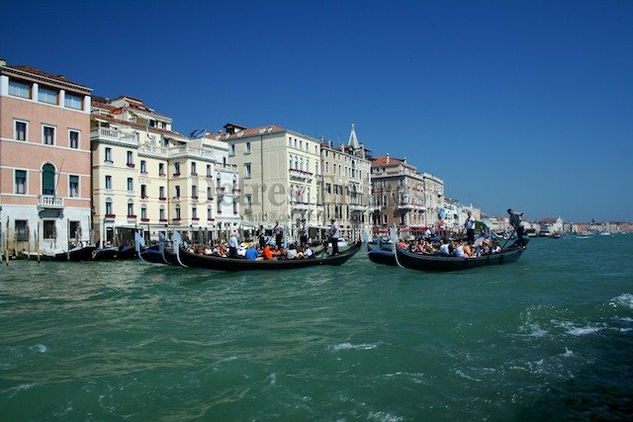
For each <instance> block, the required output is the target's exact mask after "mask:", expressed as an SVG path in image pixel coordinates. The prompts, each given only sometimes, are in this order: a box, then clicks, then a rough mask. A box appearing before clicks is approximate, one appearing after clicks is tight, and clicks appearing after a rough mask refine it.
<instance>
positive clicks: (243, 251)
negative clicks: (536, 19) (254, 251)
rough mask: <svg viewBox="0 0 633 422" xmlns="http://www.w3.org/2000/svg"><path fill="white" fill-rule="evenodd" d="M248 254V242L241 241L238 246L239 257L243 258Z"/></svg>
mask: <svg viewBox="0 0 633 422" xmlns="http://www.w3.org/2000/svg"><path fill="white" fill-rule="evenodd" d="M245 256H246V244H245V243H244V242H242V243H240V245H239V246H238V247H237V257H238V258H243V257H245Z"/></svg>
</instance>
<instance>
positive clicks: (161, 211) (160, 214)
mask: <svg viewBox="0 0 633 422" xmlns="http://www.w3.org/2000/svg"><path fill="white" fill-rule="evenodd" d="M158 218H159V219H160V220H164V219H165V208H164V207H160V209H159V210H158Z"/></svg>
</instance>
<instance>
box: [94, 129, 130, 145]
mask: <svg viewBox="0 0 633 422" xmlns="http://www.w3.org/2000/svg"><path fill="white" fill-rule="evenodd" d="M90 139H94V140H104V141H111V142H115V143H119V144H125V145H129V146H136V145H137V142H136V136H135V135H133V134H131V133H124V132H121V131H120V130H118V129H114V128H109V127H99V128H94V129H92V130H91V131H90Z"/></svg>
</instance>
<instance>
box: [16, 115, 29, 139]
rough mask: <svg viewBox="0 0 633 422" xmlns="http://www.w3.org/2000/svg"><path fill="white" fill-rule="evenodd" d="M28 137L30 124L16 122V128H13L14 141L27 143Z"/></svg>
mask: <svg viewBox="0 0 633 422" xmlns="http://www.w3.org/2000/svg"><path fill="white" fill-rule="evenodd" d="M27 137H28V123H27V122H24V121H21V120H15V126H14V128H13V139H15V140H16V141H26V138H27Z"/></svg>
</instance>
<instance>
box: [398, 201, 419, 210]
mask: <svg viewBox="0 0 633 422" xmlns="http://www.w3.org/2000/svg"><path fill="white" fill-rule="evenodd" d="M398 209H399V210H426V207H425V206H423V205H418V204H413V203H410V202H401V203H400V204H398Z"/></svg>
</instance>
